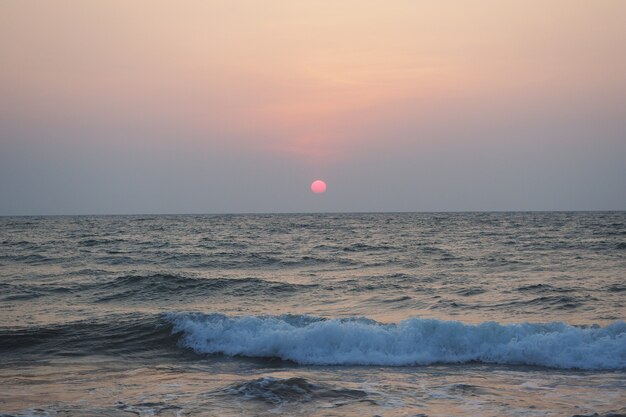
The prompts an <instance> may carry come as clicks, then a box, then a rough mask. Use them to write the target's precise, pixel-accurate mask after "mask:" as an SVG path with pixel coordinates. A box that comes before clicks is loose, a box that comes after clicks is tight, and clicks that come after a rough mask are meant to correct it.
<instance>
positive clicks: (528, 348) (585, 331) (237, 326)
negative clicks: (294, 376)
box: [167, 313, 626, 370]
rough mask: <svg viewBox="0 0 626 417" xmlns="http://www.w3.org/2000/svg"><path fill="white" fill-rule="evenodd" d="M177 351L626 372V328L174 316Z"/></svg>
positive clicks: (310, 360) (328, 361)
mask: <svg viewBox="0 0 626 417" xmlns="http://www.w3.org/2000/svg"><path fill="white" fill-rule="evenodd" d="M167 320H168V321H170V322H171V323H172V324H173V332H175V333H181V339H180V341H179V343H180V344H181V345H182V346H184V347H188V348H191V349H193V350H194V351H195V352H197V353H205V354H226V355H231V356H235V355H239V356H247V357H267V358H270V357H271V358H280V359H283V360H289V361H294V362H297V363H300V364H308V365H385V366H408V365H428V364H433V363H467V362H483V363H496V364H514V365H537V366H547V367H554V368H563V369H605V370H612V369H626V323H625V322H623V321H618V322H614V323H612V324H610V325H608V326H606V327H598V326H593V327H585V328H583V327H575V326H571V325H568V324H566V323H561V322H553V323H522V324H506V325H504V324H499V323H496V322H485V323H481V324H478V325H470V324H464V323H461V322H458V321H444V320H435V319H420V318H411V319H408V320H404V321H401V322H399V323H397V324H381V323H377V322H375V321H373V320H369V319H363V318H360V319H332V320H324V319H321V318H317V317H311V316H299V315H291V316H276V317H268V316H241V317H229V316H225V315H222V314H199V313H170V314H168V315H167Z"/></svg>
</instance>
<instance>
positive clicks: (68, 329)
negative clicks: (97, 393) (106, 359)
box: [0, 314, 180, 359]
mask: <svg viewBox="0 0 626 417" xmlns="http://www.w3.org/2000/svg"><path fill="white" fill-rule="evenodd" d="M177 342H178V338H177V337H176V336H175V335H173V334H172V326H171V325H169V324H167V323H163V321H162V320H161V319H160V317H158V316H152V315H142V314H130V315H111V316H108V317H103V318H100V319H92V320H81V321H73V322H68V323H59V324H49V325H40V326H30V327H23V328H0V355H2V357H3V358H5V359H6V358H7V357H9V355H11V354H17V355H35V356H36V357H41V355H46V356H47V355H53V356H88V355H93V354H101V353H108V354H113V355H146V356H148V357H152V356H153V354H154V353H155V352H159V353H160V354H165V353H175V354H178V356H179V355H180V349H179V348H178V347H177Z"/></svg>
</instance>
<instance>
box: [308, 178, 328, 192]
mask: <svg viewBox="0 0 626 417" xmlns="http://www.w3.org/2000/svg"><path fill="white" fill-rule="evenodd" d="M311 191H313V192H314V193H315V194H321V193H323V192H326V183H325V182H324V181H322V180H315V181H313V182H312V183H311Z"/></svg>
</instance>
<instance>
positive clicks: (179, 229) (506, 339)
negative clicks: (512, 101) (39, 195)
mask: <svg viewBox="0 0 626 417" xmlns="http://www.w3.org/2000/svg"><path fill="white" fill-rule="evenodd" d="M625 319H626V213H625V212H603V213H599V212H598V213H415V214H410V213H402V214H307V215H213V216H211V215H206V216H200V215H198V216H195V215H193V216H192V215H189V216H78V217H4V218H0V415H2V416H8V415H11V416H132V415H139V416H192V415H193V416H195V415H206V416H239V415H250V416H253V415H254V416H276V415H306V416H359V417H365V416H574V415H584V416H592V415H599V416H610V415H613V416H616V415H626V323H625V322H624V320H625Z"/></svg>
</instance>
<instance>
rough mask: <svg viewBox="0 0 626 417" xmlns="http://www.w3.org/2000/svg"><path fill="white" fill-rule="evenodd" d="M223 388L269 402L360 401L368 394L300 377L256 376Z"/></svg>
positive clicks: (233, 393) (229, 392) (238, 394)
mask: <svg viewBox="0 0 626 417" xmlns="http://www.w3.org/2000/svg"><path fill="white" fill-rule="evenodd" d="M223 391H224V392H226V393H228V394H232V395H236V396H240V397H243V398H244V399H246V400H259V401H263V402H266V403H270V404H282V403H288V402H310V401H314V400H318V399H324V400H326V401H331V402H332V401H333V400H344V401H345V400H357V401H363V400H364V399H365V398H366V397H368V394H367V392H365V391H361V390H357V389H349V388H343V387H335V386H331V385H327V384H321V383H315V382H312V381H309V380H307V379H306V378H302V377H292V378H274V377H264V378H258V379H254V380H251V381H247V382H241V383H236V384H233V385H231V386H229V387H227V388H226V389H224V390H223ZM370 401H371V400H370ZM340 404H342V403H340Z"/></svg>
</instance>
